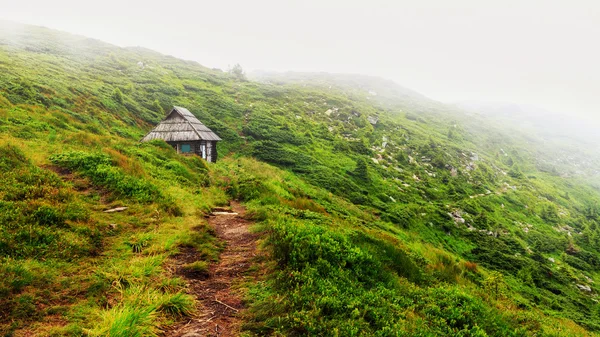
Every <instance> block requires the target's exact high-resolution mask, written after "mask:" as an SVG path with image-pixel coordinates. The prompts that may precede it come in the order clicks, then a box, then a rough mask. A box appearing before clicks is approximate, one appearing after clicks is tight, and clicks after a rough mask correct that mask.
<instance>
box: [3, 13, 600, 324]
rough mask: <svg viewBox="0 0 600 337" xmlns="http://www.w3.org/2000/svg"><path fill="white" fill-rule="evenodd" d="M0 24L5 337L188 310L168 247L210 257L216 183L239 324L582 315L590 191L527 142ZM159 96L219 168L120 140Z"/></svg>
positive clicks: (133, 138) (340, 95) (589, 283)
mask: <svg viewBox="0 0 600 337" xmlns="http://www.w3.org/2000/svg"><path fill="white" fill-rule="evenodd" d="M1 28H2V29H0V173H1V175H0V179H1V180H2V181H1V184H0V254H1V255H0V257H1V259H0V307H1V309H0V313H1V315H0V331H2V332H3V333H4V335H7V336H11V335H14V336H21V335H27V334H38V335H55V336H61V335H62V336H65V335H66V336H81V335H91V336H95V335H97V336H104V335H111V336H113V335H114V336H135V335H137V336H153V335H156V334H157V333H158V331H159V329H160V327H162V326H165V325H168V324H170V323H172V322H173V321H175V320H177V319H178V318H179V317H180V316H182V315H189V314H190V313H191V311H192V309H193V307H194V306H193V299H192V298H191V297H190V296H188V295H186V294H185V287H184V283H183V281H182V280H181V279H179V278H178V277H177V275H175V274H173V273H172V272H171V271H170V269H169V268H166V267H167V266H168V264H169V261H170V260H169V259H170V257H172V256H174V255H176V254H177V253H178V252H179V251H180V250H181V249H182V248H185V247H191V248H193V249H196V250H197V251H201V252H202V253H203V256H205V258H206V260H207V261H209V260H211V259H215V258H217V256H218V251H219V249H220V244H219V242H218V241H217V240H215V238H214V236H213V232H212V230H211V229H210V228H208V226H207V225H206V224H205V222H204V220H203V218H202V216H203V215H204V214H206V213H207V212H209V211H210V209H211V207H214V206H216V205H223V204H226V202H227V200H228V199H232V198H234V199H239V200H242V201H243V202H245V203H246V204H247V206H248V207H249V209H250V213H251V215H252V218H253V219H254V220H255V221H256V222H257V224H258V225H257V227H258V228H257V230H259V231H260V232H261V233H262V234H263V236H264V237H265V240H266V241H265V245H264V250H265V258H264V259H263V260H258V261H257V262H256V263H257V264H263V265H264V266H263V267H264V270H268V271H269V273H268V275H267V276H266V277H264V278H261V279H259V280H257V282H256V283H254V284H248V285H246V287H247V289H248V291H247V300H248V303H249V307H250V310H249V311H248V312H247V313H246V316H245V319H246V324H245V326H244V328H245V333H247V334H248V335H265V334H274V335H277V334H279V335H339V336H352V335H378V336H390V335H401V336H402V335H405V336H412V335H463V336H486V335H489V336H510V335H513V336H533V335H537V336H539V335H549V336H556V335H564V336H573V335H588V334H594V333H595V332H596V331H598V330H600V325H599V324H598V320H599V318H600V312H599V306H598V304H597V293H598V288H597V286H596V285H595V282H597V281H598V280H599V279H600V278H599V275H598V273H597V270H598V267H600V242H599V241H600V228H599V222H600V218H599V216H600V205H599V199H600V198H599V197H600V195H599V194H598V191H597V190H595V189H593V188H592V187H590V186H588V184H586V183H585V181H584V179H585V176H581V175H579V176H578V175H573V174H570V175H569V177H566V176H565V175H564V173H565V170H572V167H569V166H568V165H567V166H564V165H563V166H552V167H549V166H548V165H549V164H548V163H549V162H551V161H547V160H544V157H540V156H543V155H544V153H545V152H540V151H539V148H538V147H537V144H536V142H535V140H534V141H525V140H526V139H528V138H527V136H526V135H520V134H515V133H508V132H506V130H505V129H504V128H503V127H502V126H501V125H495V124H491V123H487V122H486V121H485V120H480V119H477V118H474V117H473V116H469V115H466V114H464V113H462V112H460V111H457V110H453V109H452V108H449V107H445V106H443V105H441V104H440V103H436V102H434V101H431V100H428V99H427V98H425V97H422V96H420V95H418V94H416V93H413V92H411V91H408V90H406V89H403V88H400V87H398V86H396V85H395V84H393V83H391V82H387V81H383V80H379V79H376V78H366V77H360V76H346V75H339V76H337V75H336V76H334V75H320V76H300V75H293V76H292V75H287V76H282V75H269V74H262V75H261V76H260V77H258V79H259V80H260V81H258V82H255V81H248V80H246V79H245V78H244V77H243V76H240V73H231V74H229V73H224V72H221V71H220V70H211V69H207V68H205V67H202V66H200V65H198V64H196V63H195V62H187V61H182V60H178V59H175V58H173V57H168V56H164V55H160V54H158V53H155V52H152V51H148V50H144V49H140V48H126V49H122V48H118V47H114V46H111V45H108V44H104V43H101V42H99V41H94V40H90V39H85V38H82V37H77V36H72V35H68V34H64V33H57V32H54V31H50V30H46V29H42V28H35V27H30V26H20V25H14V24H3V25H2V27H1ZM172 105H180V106H185V107H187V108H188V109H189V110H190V111H192V112H194V113H195V114H196V115H197V116H198V117H199V119H200V120H201V121H203V122H204V123H205V124H207V125H208V126H209V127H210V128H211V129H213V130H214V131H215V132H216V133H218V134H219V135H220V136H221V137H222V138H223V139H224V141H223V142H221V143H220V144H219V151H220V152H219V155H220V159H219V162H218V163H217V164H215V165H210V166H207V165H206V164H205V163H204V162H203V161H202V160H201V159H198V158H195V157H183V156H179V155H177V154H176V153H175V152H174V151H173V150H172V149H171V148H170V147H169V146H168V145H167V144H165V143H164V142H152V143H139V142H138V140H139V139H140V138H141V136H142V135H143V134H144V132H145V131H147V130H149V129H150V128H151V126H152V124H154V123H156V122H157V121H159V120H160V119H161V118H162V116H163V114H164V112H165V111H166V110H167V109H168V108H170V107H171V106H172ZM226 155H227V156H226ZM250 157H252V158H250ZM542 162H543V163H545V164H544V165H540V163H542ZM570 172H571V171H569V173H570ZM117 206H127V207H128V209H127V210H126V211H124V212H118V213H105V212H103V211H104V210H106V209H109V208H113V207H117Z"/></svg>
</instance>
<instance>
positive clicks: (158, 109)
mask: <svg viewBox="0 0 600 337" xmlns="http://www.w3.org/2000/svg"><path fill="white" fill-rule="evenodd" d="M152 109H153V110H154V111H156V112H158V113H163V112H164V109H163V107H162V105H160V102H159V101H158V100H157V99H155V100H154V103H152Z"/></svg>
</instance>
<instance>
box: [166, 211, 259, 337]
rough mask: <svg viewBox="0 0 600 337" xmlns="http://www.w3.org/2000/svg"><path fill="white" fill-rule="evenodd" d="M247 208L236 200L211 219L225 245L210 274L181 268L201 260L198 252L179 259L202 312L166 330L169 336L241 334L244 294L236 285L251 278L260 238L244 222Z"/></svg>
mask: <svg viewBox="0 0 600 337" xmlns="http://www.w3.org/2000/svg"><path fill="white" fill-rule="evenodd" d="M245 211H246V210H245V208H244V207H243V206H241V205H240V204H239V203H237V202H235V201H232V202H231V210H225V209H215V210H213V213H212V214H211V215H210V216H209V218H208V223H209V225H211V226H212V227H213V228H214V229H215V231H216V234H217V237H218V238H219V239H220V240H222V241H223V242H224V243H225V245H226V246H225V249H224V250H223V252H222V253H221V255H220V257H219V262H217V263H213V264H211V265H210V268H209V271H208V273H191V274H190V273H185V272H183V271H181V270H182V268H181V266H183V265H184V264H187V263H190V262H194V261H197V260H201V258H200V256H198V254H197V253H196V252H195V250H194V249H186V250H183V251H182V252H181V254H179V255H178V256H177V257H176V260H175V264H176V265H177V266H176V267H175V270H176V271H177V270H180V272H178V273H180V274H181V275H182V276H183V277H184V278H185V279H186V281H187V283H188V293H190V294H192V295H194V296H196V298H197V300H198V313H197V314H195V315H194V317H192V318H190V319H187V320H186V321H184V322H180V323H179V324H177V325H176V326H175V327H173V328H171V329H169V330H167V331H165V333H164V334H163V336H165V337H199V336H202V337H205V336H215V337H216V336H218V337H232V336H238V335H239V334H240V325H241V320H240V312H241V311H243V310H244V303H243V301H242V294H241V291H240V290H239V289H236V288H235V286H236V285H239V284H240V283H241V282H242V281H243V280H244V278H245V277H247V276H248V270H249V268H250V265H251V262H252V259H253V258H254V257H255V256H256V239H257V235H256V234H253V233H250V231H249V229H248V228H249V226H250V225H251V222H250V221H248V220H246V219H244V214H245Z"/></svg>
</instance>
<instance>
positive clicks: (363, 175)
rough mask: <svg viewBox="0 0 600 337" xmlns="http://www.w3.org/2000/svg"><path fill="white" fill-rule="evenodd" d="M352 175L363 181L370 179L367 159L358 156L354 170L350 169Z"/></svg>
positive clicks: (366, 181)
mask: <svg viewBox="0 0 600 337" xmlns="http://www.w3.org/2000/svg"><path fill="white" fill-rule="evenodd" d="M352 175H353V176H354V177H355V178H356V179H358V180H360V181H362V182H365V183H368V182H369V181H371V179H370V178H369V166H368V165H367V161H366V160H365V159H364V158H360V159H359V160H358V161H357V162H356V168H355V169H354V171H352Z"/></svg>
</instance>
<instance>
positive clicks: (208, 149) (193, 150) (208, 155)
mask: <svg viewBox="0 0 600 337" xmlns="http://www.w3.org/2000/svg"><path fill="white" fill-rule="evenodd" d="M167 143H168V144H169V145H171V146H172V147H173V149H175V151H177V153H180V154H184V155H185V154H196V155H198V156H200V157H202V158H203V159H205V160H206V161H208V162H212V163H214V162H216V161H217V142H214V141H206V140H197V141H189V142H167ZM182 145H189V146H190V152H187V153H183V152H181V147H182ZM203 149H204V152H205V153H202V152H203V151H202V150H203Z"/></svg>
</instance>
